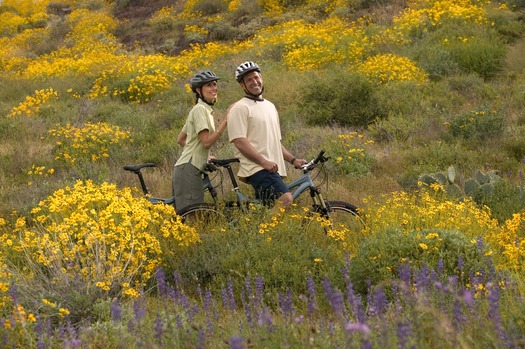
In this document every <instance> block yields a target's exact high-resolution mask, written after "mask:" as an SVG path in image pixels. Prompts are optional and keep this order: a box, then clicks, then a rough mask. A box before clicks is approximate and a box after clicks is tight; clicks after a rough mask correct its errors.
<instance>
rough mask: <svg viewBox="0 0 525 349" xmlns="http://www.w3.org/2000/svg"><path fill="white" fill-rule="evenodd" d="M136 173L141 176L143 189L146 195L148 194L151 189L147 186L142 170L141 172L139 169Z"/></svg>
mask: <svg viewBox="0 0 525 349" xmlns="http://www.w3.org/2000/svg"><path fill="white" fill-rule="evenodd" d="M135 173H136V174H137V176H139V181H140V186H141V187H142V191H143V192H144V195H148V194H149V189H148V187H147V186H146V182H145V181H144V177H143V176H142V172H140V170H138V171H136V172H135Z"/></svg>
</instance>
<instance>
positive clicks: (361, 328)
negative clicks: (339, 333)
mask: <svg viewBox="0 0 525 349" xmlns="http://www.w3.org/2000/svg"><path fill="white" fill-rule="evenodd" d="M345 330H346V332H347V333H361V334H364V335H369V334H370V327H368V325H367V324H364V323H360V322H357V323H354V322H349V323H347V324H346V326H345Z"/></svg>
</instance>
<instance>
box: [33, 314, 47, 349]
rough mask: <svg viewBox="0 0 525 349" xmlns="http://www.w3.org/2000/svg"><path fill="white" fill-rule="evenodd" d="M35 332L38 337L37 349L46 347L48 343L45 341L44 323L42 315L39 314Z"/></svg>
mask: <svg viewBox="0 0 525 349" xmlns="http://www.w3.org/2000/svg"><path fill="white" fill-rule="evenodd" d="M35 334H36V337H37V342H36V349H44V348H45V347H46V343H45V342H44V324H43V323H42V319H41V318H40V316H38V318H37V321H36V324H35Z"/></svg>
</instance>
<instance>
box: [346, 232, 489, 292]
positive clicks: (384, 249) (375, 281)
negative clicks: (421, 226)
mask: <svg viewBox="0 0 525 349" xmlns="http://www.w3.org/2000/svg"><path fill="white" fill-rule="evenodd" d="M479 245H480V246H478V244H476V243H473V242H472V241H470V239H469V238H467V237H466V236H465V235H463V234H462V233H461V232H459V231H450V230H439V229H428V230H423V231H410V232H408V233H403V232H401V231H399V230H397V229H393V228H390V229H387V230H385V231H381V232H377V233H376V234H374V235H372V236H369V237H366V238H364V239H363V241H362V242H361V244H360V245H359V246H358V249H357V252H356V255H355V256H353V257H352V258H351V260H350V264H349V274H350V278H351V280H352V282H353V284H354V287H355V289H356V291H358V292H360V293H363V294H366V293H367V291H368V287H369V285H371V286H375V285H379V284H381V283H384V282H388V281H389V280H392V278H398V277H399V276H400V275H399V268H400V266H401V265H403V264H405V263H408V265H410V267H411V269H412V270H419V269H421V267H423V266H426V267H427V268H429V269H431V270H434V271H436V272H437V273H438V275H439V276H440V277H443V279H444V280H446V279H447V278H448V277H449V276H457V277H458V278H459V280H460V282H461V283H462V284H463V285H465V284H467V283H468V279H469V276H470V275H471V273H475V272H479V271H485V270H486V269H487V267H489V266H490V264H489V262H490V260H488V259H487V257H486V256H485V252H486V251H487V248H486V246H484V244H479Z"/></svg>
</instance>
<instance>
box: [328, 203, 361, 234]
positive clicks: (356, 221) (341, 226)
mask: <svg viewBox="0 0 525 349" xmlns="http://www.w3.org/2000/svg"><path fill="white" fill-rule="evenodd" d="M326 211H327V212H321V214H322V215H323V216H324V218H326V219H327V220H328V221H329V225H328V227H327V228H325V230H326V231H327V232H328V231H330V230H333V231H338V232H349V233H350V234H352V235H356V234H360V233H361V232H362V231H363V229H364V227H365V222H364V221H363V219H362V218H361V217H360V216H359V212H358V211H357V207H355V206H354V205H352V204H349V203H348V202H344V201H326Z"/></svg>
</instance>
